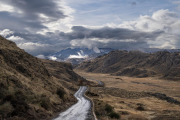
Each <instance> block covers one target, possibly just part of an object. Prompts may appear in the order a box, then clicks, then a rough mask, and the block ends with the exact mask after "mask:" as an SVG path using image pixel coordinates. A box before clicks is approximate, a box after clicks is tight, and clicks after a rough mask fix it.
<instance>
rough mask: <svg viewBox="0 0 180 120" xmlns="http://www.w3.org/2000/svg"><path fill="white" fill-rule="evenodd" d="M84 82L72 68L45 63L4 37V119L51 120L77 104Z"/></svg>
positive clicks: (0, 45)
mask: <svg viewBox="0 0 180 120" xmlns="http://www.w3.org/2000/svg"><path fill="white" fill-rule="evenodd" d="M52 66H58V67H54V68H53V69H52ZM58 74H59V75H58ZM83 81H84V79H83V78H81V77H80V76H78V75H77V74H75V73H74V72H73V71H72V67H71V65H69V64H66V63H58V62H53V61H45V60H43V61H42V60H41V59H38V58H36V57H33V56H31V55H30V54H28V53H26V52H25V51H24V50H22V49H19V48H18V47H17V46H16V44H15V43H14V42H11V41H8V40H6V39H4V38H3V37H1V36H0V119H1V118H2V119H3V118H6V119H7V120H32V119H33V120H41V119H43V120H46V119H50V118H52V117H53V116H54V115H55V113H58V112H61V111H62V110H65V109H67V108H68V107H69V106H71V105H72V104H74V103H75V102H76V100H75V98H74V97H73V94H74V92H75V90H76V89H77V84H79V83H83Z"/></svg>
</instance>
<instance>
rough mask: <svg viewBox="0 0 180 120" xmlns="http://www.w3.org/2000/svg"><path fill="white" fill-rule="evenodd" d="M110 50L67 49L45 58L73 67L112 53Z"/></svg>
mask: <svg viewBox="0 0 180 120" xmlns="http://www.w3.org/2000/svg"><path fill="white" fill-rule="evenodd" d="M112 50H113V49H111V48H97V47H95V48H91V49H89V48H67V49H64V50H62V51H59V52H56V53H54V54H51V55H49V56H47V57H46V58H47V59H51V60H56V61H66V62H70V63H72V64H73V65H76V64H79V63H81V62H82V61H85V60H90V59H94V58H96V57H98V56H101V55H104V54H107V53H109V52H110V51H112Z"/></svg>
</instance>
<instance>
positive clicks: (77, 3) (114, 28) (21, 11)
mask: <svg viewBox="0 0 180 120" xmlns="http://www.w3.org/2000/svg"><path fill="white" fill-rule="evenodd" d="M0 35H1V36H3V37H5V38H7V39H8V40H11V41H14V42H15V43H16V44H17V46H18V47H20V48H22V49H24V50H25V51H27V52H29V53H30V54H32V55H34V56H38V55H49V54H52V53H54V52H58V51H60V50H62V49H66V48H76V47H84V48H114V49H140V48H142V49H143V48H161V49H180V0H0Z"/></svg>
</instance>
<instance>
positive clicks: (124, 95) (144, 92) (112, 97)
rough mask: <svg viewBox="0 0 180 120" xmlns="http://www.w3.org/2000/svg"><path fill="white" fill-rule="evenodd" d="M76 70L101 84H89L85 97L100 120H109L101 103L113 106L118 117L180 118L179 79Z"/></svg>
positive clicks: (143, 119) (124, 119) (135, 119)
mask: <svg viewBox="0 0 180 120" xmlns="http://www.w3.org/2000/svg"><path fill="white" fill-rule="evenodd" d="M76 73H78V74H79V75H81V76H82V77H84V78H86V79H87V80H90V81H94V82H96V83H97V84H98V82H99V81H102V82H103V83H104V84H105V86H104V87H97V86H96V87H91V88H90V94H89V96H90V97H91V98H92V99H93V101H94V103H95V112H96V115H97V117H98V118H100V119H101V120H108V119H109V120H110V119H112V118H109V117H108V116H109V115H108V116H107V114H108V113H107V112H104V113H103V112H101V111H103V110H102V109H103V108H102V107H103V104H109V105H110V106H112V107H113V108H114V111H115V112H116V113H118V114H119V115H120V117H121V119H122V120H132V119H133V120H180V102H179V101H180V81H168V80H161V79H157V78H151V77H148V78H134V77H126V76H112V75H109V74H97V73H86V72H83V71H79V70H76Z"/></svg>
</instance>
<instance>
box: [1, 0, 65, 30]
mask: <svg viewBox="0 0 180 120" xmlns="http://www.w3.org/2000/svg"><path fill="white" fill-rule="evenodd" d="M0 2H1V3H3V4H7V5H10V6H12V7H13V8H14V11H13V13H11V12H12V11H11V12H8V11H7V12H1V18H0V21H1V23H6V24H4V25H3V24H1V26H0V27H1V29H3V28H5V27H6V28H8V29H15V28H21V30H23V28H32V29H36V30H38V29H39V30H40V29H42V28H46V26H44V25H43V23H44V21H43V19H42V18H41V16H40V15H44V16H46V18H47V19H46V22H47V21H48V22H51V21H56V20H59V19H63V18H65V17H66V15H64V13H63V11H62V10H60V9H61V7H60V6H58V4H57V3H56V2H55V0H0ZM17 11H19V12H20V13H18V12H17ZM7 23H10V25H8V24H7ZM12 23H13V24H12ZM17 26H18V27H17Z"/></svg>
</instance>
